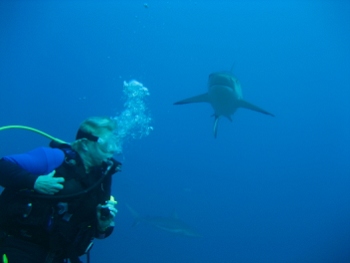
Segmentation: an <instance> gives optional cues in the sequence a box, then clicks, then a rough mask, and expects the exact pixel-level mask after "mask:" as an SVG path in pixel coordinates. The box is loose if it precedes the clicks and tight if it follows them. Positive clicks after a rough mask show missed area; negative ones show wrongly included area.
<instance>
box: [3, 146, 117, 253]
mask: <svg viewBox="0 0 350 263" xmlns="http://www.w3.org/2000/svg"><path fill="white" fill-rule="evenodd" d="M60 148H61V150H62V151H63V152H64V153H65V161H64V162H63V163H62V164H61V165H60V166H59V167H58V168H57V169H56V173H55V177H64V178H65V182H64V184H63V185H64V188H63V189H62V190H61V191H59V192H58V193H57V194H55V195H54V196H48V195H40V194H34V193H28V192H25V191H21V192H18V191H13V190H11V189H4V191H3V193H2V194H1V197H0V199H1V201H0V203H1V213H3V215H4V218H5V220H2V222H1V223H0V228H1V229H2V230H5V231H7V232H8V233H9V234H11V235H15V236H20V237H21V238H25V239H28V240H29V241H32V242H34V243H37V244H39V245H42V246H44V247H46V248H47V249H49V250H51V251H61V253H63V255H64V257H67V258H68V257H71V256H79V255H81V254H83V252H84V251H83V250H84V247H85V243H86V242H88V241H89V240H91V239H92V238H93V236H94V235H95V232H96V226H97V218H96V207H97V205H98V204H104V202H105V201H107V200H109V198H110V194H111V189H110V188H111V179H112V178H111V176H112V174H114V173H115V172H117V171H118V170H119V167H120V163H119V162H118V161H116V160H114V159H110V160H109V162H107V163H104V164H103V165H101V166H98V167H94V168H93V169H92V171H91V172H90V173H88V174H87V173H86V172H85V168H84V165H83V163H82V160H81V159H80V157H79V155H78V154H77V153H76V152H75V151H73V150H72V149H71V148H70V147H69V146H67V145H62V146H60ZM77 245H78V246H81V248H78V247H77ZM73 254H74V255H73Z"/></svg>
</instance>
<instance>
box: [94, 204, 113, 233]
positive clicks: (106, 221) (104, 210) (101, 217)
mask: <svg viewBox="0 0 350 263" xmlns="http://www.w3.org/2000/svg"><path fill="white" fill-rule="evenodd" d="M116 204H117V201H114V199H113V200H108V201H107V202H106V204H105V205H98V206H97V221H98V229H99V230H100V231H102V232H104V231H106V229H107V228H108V227H110V226H114V217H115V216H116V215H117V213H118V210H117V209H116V208H115V205H116Z"/></svg>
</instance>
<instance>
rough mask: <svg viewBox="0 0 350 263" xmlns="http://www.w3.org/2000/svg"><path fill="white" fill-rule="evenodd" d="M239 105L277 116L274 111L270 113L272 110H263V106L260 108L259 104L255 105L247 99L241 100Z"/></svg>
mask: <svg viewBox="0 0 350 263" xmlns="http://www.w3.org/2000/svg"><path fill="white" fill-rule="evenodd" d="M238 105H239V107H241V108H246V109H249V110H253V111H257V112H260V113H263V114H266V115H270V116H272V117H275V115H273V114H272V113H270V112H268V111H266V110H263V109H262V108H259V107H258V106H255V105H254V104H251V103H249V102H247V101H245V100H240V101H239V104H238Z"/></svg>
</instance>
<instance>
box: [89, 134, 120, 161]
mask: <svg viewBox="0 0 350 263" xmlns="http://www.w3.org/2000/svg"><path fill="white" fill-rule="evenodd" d="M118 150H119V141H118V139H117V137H116V136H115V135H114V134H113V133H112V132H111V133H107V134H104V135H103V136H101V137H99V139H98V141H97V142H93V147H92V149H90V151H91V155H92V156H91V157H92V159H93V160H94V161H95V163H96V164H97V165H99V164H101V163H102V162H104V161H107V160H108V159H110V158H112V157H113V156H114V154H116V153H117V152H118Z"/></svg>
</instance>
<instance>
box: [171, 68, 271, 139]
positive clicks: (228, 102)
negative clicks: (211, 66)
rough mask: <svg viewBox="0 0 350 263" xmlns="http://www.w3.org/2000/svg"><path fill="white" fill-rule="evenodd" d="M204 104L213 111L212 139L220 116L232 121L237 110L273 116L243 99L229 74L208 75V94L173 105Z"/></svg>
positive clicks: (239, 87) (235, 82)
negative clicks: (209, 106)
mask: <svg viewBox="0 0 350 263" xmlns="http://www.w3.org/2000/svg"><path fill="white" fill-rule="evenodd" d="M198 102H206V103H209V104H210V105H211V106H212V108H213V109H214V114H213V116H214V118H215V119H214V128H213V133H214V137H215V138H216V137H217V130H218V122H219V119H220V117H221V116H223V117H226V118H227V119H229V120H230V121H232V118H231V116H232V115H233V114H234V113H235V112H236V110H237V109H238V108H245V109H249V110H253V111H256V112H260V113H263V114H266V115H270V116H274V115H273V114H272V113H270V112H268V111H266V110H264V109H262V108H260V107H258V106H256V105H254V104H252V103H249V102H248V101H246V100H244V99H243V95H242V88H241V84H240V83H239V81H238V80H237V78H236V77H235V76H234V75H233V74H232V73H231V72H226V71H222V72H214V73H211V74H210V75H209V80H208V92H206V93H203V94H200V95H197V96H194V97H190V98H187V99H184V100H180V101H177V102H175V103H174V105H181V104H188V103H198Z"/></svg>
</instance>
